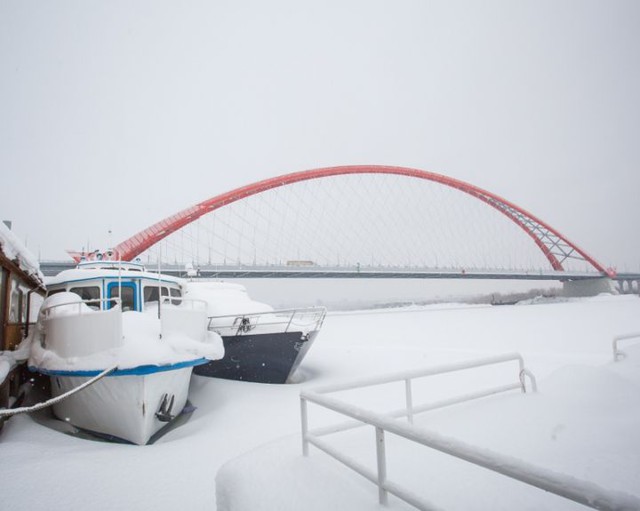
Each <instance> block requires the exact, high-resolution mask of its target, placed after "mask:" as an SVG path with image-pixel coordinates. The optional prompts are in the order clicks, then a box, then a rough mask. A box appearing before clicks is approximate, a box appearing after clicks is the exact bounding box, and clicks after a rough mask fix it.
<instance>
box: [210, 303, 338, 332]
mask: <svg viewBox="0 0 640 511" xmlns="http://www.w3.org/2000/svg"><path fill="white" fill-rule="evenodd" d="M326 313H327V310H326V308H324V307H310V308H305V309H284V310H275V311H265V312H249V313H246V314H244V313H239V314H225V315H223V316H209V317H208V319H209V327H208V328H209V330H213V331H222V330H234V331H237V333H238V334H240V333H245V332H248V331H250V330H253V329H254V328H255V327H256V326H258V325H260V326H274V325H285V324H286V326H285V327H284V328H283V329H282V331H283V332H288V331H289V329H290V327H291V325H292V323H293V320H294V319H295V318H304V317H306V316H311V319H310V320H309V321H308V322H307V323H306V324H305V325H304V327H308V329H309V330H319V329H320V328H321V327H322V323H323V322H324V318H325V316H326ZM265 318H266V320H265ZM224 319H234V322H233V324H229V325H217V324H214V323H215V322H216V321H219V320H224ZM244 320H246V322H245V321H244ZM245 324H246V326H247V329H246V330H243V329H242V328H239V326H240V325H245ZM296 326H298V327H301V325H300V324H299V322H298V323H296Z"/></svg>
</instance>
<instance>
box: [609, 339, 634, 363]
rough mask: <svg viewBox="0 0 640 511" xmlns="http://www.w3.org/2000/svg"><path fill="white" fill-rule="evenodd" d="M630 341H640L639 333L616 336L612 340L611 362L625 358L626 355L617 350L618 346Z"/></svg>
mask: <svg viewBox="0 0 640 511" xmlns="http://www.w3.org/2000/svg"><path fill="white" fill-rule="evenodd" d="M632 339H637V340H640V333H634V334H623V335H617V336H615V337H614V338H613V361H614V362H617V361H618V360H622V359H623V358H625V357H626V356H627V354H626V353H625V352H624V351H622V350H619V349H618V344H620V343H621V342H622V341H630V340H632Z"/></svg>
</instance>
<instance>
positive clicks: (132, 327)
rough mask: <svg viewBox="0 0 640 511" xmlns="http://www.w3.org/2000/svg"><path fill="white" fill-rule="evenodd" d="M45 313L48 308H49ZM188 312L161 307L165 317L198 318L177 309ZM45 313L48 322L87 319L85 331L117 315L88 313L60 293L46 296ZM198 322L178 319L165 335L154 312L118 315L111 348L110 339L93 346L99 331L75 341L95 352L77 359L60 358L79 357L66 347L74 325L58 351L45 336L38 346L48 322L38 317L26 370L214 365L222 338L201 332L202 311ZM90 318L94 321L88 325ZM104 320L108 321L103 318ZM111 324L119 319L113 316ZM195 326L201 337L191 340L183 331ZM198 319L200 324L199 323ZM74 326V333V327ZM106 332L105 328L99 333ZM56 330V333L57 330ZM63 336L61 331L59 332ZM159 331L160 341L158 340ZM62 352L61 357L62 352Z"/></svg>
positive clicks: (203, 323)
mask: <svg viewBox="0 0 640 511" xmlns="http://www.w3.org/2000/svg"><path fill="white" fill-rule="evenodd" d="M48 308H50V309H48ZM183 308H187V305H186V304H185V306H184V307H178V306H173V305H165V306H164V307H163V314H164V315H165V316H170V315H171V314H172V312H176V313H180V314H184V313H193V312H195V313H196V314H197V312H198V311H192V310H188V309H187V310H184V311H183V310H182V309H183ZM45 309H48V310H49V312H48V314H47V316H48V318H50V319H48V321H51V320H53V321H55V320H56V319H59V320H60V319H73V317H74V316H75V317H76V318H77V319H78V320H80V319H88V320H90V321H89V322H85V323H86V324H87V325H88V326H89V327H90V328H91V327H93V328H95V325H96V324H98V323H96V322H95V320H96V319H99V318H105V317H106V316H107V315H110V316H114V313H117V311H116V310H115V309H114V310H109V311H97V310H93V309H91V308H90V307H89V306H87V305H86V304H85V303H83V302H82V299H81V298H80V297H79V296H78V295H76V294H75V293H68V292H62V293H57V294H55V295H52V296H50V297H48V298H47V299H46V300H45V301H44V304H43V308H42V310H45ZM200 312H201V313H202V318H198V317H195V318H190V317H189V316H187V317H182V316H179V317H178V318H177V321H178V322H179V323H181V325H182V327H183V328H180V325H178V327H177V328H176V327H175V325H172V326H174V328H171V330H170V331H168V332H165V331H163V330H164V329H163V328H162V323H161V320H160V319H158V317H157V309H156V310H153V311H149V312H145V313H140V312H134V311H126V312H123V313H122V326H121V328H120V327H119V325H118V328H116V329H114V332H115V333H116V337H117V339H115V341H116V343H110V342H109V341H110V338H109V337H107V339H106V341H104V342H103V343H102V346H100V343H98V342H96V341H95V338H97V337H99V336H100V335H101V334H102V333H103V332H95V333H94V334H93V337H94V339H91V340H89V339H86V337H85V338H81V339H79V343H78V344H79V347H87V346H89V344H90V343H92V347H94V346H95V347H96V350H95V351H93V350H88V351H82V352H81V353H82V356H65V354H66V353H67V351H69V350H71V351H75V352H80V350H79V349H78V348H75V349H74V348H69V345H71V344H72V340H71V339H72V338H73V336H72V334H73V333H75V332H76V331H77V330H78V328H79V326H78V323H73V324H71V327H70V331H69V332H67V333H66V335H65V336H64V338H63V339H61V341H60V344H61V346H60V348H57V346H56V344H54V342H53V341H54V340H53V339H52V338H51V337H53V336H52V335H49V337H45V339H46V342H47V343H48V344H46V345H45V346H43V344H42V342H40V339H41V337H40V336H41V334H42V332H44V326H43V322H44V321H47V319H45V317H44V315H43V314H42V312H41V314H40V317H39V318H38V323H37V324H36V326H35V328H34V329H33V334H32V337H31V339H32V340H33V342H31V344H30V350H31V353H30V357H29V366H30V367H31V366H33V367H38V368H41V369H46V370H50V371H51V370H56V371H73V370H76V371H77V370H83V371H88V370H103V369H106V368H107V367H112V366H114V365H117V366H118V368H119V369H129V368H133V367H136V366H141V365H166V364H175V363H179V362H185V361H189V360H194V359H197V358H208V359H210V360H217V359H220V358H222V357H223V356H224V346H223V344H222V338H221V337H220V336H219V335H218V334H217V333H215V332H209V331H207V330H206V316H205V313H204V310H202V311H200ZM92 319H93V321H91V320H92ZM106 319H109V318H106ZM114 319H116V320H117V319H118V317H117V316H115V317H114ZM194 319H195V321H196V322H197V324H196V325H195V327H197V328H195V330H199V331H201V332H202V336H203V337H201V338H199V339H196V338H194V337H193V336H192V335H187V334H185V333H184V332H187V331H192V330H194V328H193V326H194V325H191V324H190V322H192V321H194ZM199 319H200V321H198V320H199ZM74 325H75V328H73V327H74ZM100 325H101V326H103V327H108V326H109V323H107V322H104V323H100ZM81 326H82V325H81ZM102 330H103V331H104V330H106V328H102ZM58 331H60V330H58ZM62 331H63V332H64V330H62ZM161 331H162V334H163V335H162V336H161V335H160V334H161ZM100 347H106V348H107V349H100ZM61 348H65V351H64V352H61V351H62V349H61Z"/></svg>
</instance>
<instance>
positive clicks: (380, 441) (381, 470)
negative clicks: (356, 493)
mask: <svg viewBox="0 0 640 511" xmlns="http://www.w3.org/2000/svg"><path fill="white" fill-rule="evenodd" d="M385 451H386V450H385V446H384V429H382V428H379V427H376V456H377V458H378V501H379V502H380V504H382V505H386V504H387V503H388V502H389V495H388V493H387V490H385V489H384V484H385V483H386V482H387V455H386V452H385Z"/></svg>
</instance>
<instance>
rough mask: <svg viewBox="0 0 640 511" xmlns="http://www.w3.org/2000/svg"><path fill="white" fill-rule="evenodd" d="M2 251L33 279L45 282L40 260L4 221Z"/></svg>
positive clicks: (0, 236) (0, 233)
mask: <svg viewBox="0 0 640 511" xmlns="http://www.w3.org/2000/svg"><path fill="white" fill-rule="evenodd" d="M0 252H2V253H3V254H4V255H5V257H6V258H7V259H9V260H10V261H13V262H14V263H15V264H16V265H17V266H18V267H19V268H20V269H21V270H22V271H24V272H25V273H26V274H27V275H29V276H30V277H31V278H32V279H34V280H36V281H37V282H39V283H40V284H42V283H43V282H44V276H43V275H42V272H41V271H40V264H39V263H38V260H37V259H36V258H35V257H34V255H33V254H32V253H31V252H30V251H29V249H27V247H25V246H24V244H23V243H22V242H21V241H20V240H19V239H18V237H17V236H16V235H15V234H13V233H12V232H11V231H10V230H9V229H8V228H7V226H6V225H4V223H2V222H0Z"/></svg>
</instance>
